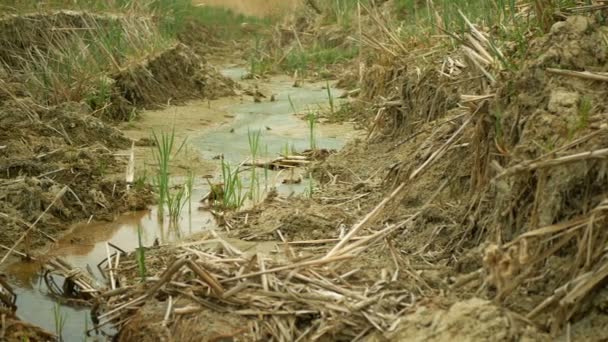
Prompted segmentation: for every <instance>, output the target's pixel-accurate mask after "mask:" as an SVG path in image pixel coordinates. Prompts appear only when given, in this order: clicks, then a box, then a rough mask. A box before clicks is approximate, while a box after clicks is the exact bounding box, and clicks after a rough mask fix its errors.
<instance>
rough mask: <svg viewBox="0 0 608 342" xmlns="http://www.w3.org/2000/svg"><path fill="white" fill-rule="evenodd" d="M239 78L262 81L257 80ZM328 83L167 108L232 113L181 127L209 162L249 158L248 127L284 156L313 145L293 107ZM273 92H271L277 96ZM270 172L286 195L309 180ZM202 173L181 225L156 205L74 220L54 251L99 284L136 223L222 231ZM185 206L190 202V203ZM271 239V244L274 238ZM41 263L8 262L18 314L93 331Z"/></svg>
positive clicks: (77, 333)
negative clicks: (52, 287)
mask: <svg viewBox="0 0 608 342" xmlns="http://www.w3.org/2000/svg"><path fill="white" fill-rule="evenodd" d="M222 73H223V74H224V75H225V76H227V77H230V78H232V79H234V80H236V81H241V78H242V76H243V75H245V74H246V70H245V69H244V68H241V67H238V66H230V67H226V68H224V69H223V70H222ZM242 82H243V83H247V82H249V83H251V82H255V83H258V81H242ZM325 84H326V83H323V82H317V83H305V84H302V86H301V87H294V86H293V81H292V80H291V79H290V78H289V77H286V76H274V77H272V78H270V79H269V80H267V81H264V82H262V83H261V84H260V85H261V86H262V87H263V88H264V89H265V92H266V93H267V94H268V95H267V96H266V98H264V99H263V100H262V101H261V102H259V103H254V102H253V101H251V100H250V99H249V98H248V97H240V98H238V97H235V98H231V99H229V101H225V100H221V101H210V102H193V103H191V104H187V105H185V106H179V107H175V106H174V107H169V108H166V109H164V111H166V112H171V113H174V115H175V117H174V120H180V112H183V111H189V112H197V111H200V112H203V108H201V106H206V108H204V111H205V112H213V111H214V110H217V111H222V112H225V113H229V115H228V117H229V118H230V120H229V121H224V122H213V123H212V124H211V125H210V126H209V127H208V128H206V129H202V130H198V131H194V132H192V131H185V132H179V133H180V135H187V136H188V140H187V141H188V146H189V153H193V154H195V156H196V157H198V158H200V159H202V160H204V161H205V162H206V163H209V162H210V161H212V160H213V159H214V158H217V156H220V155H221V156H222V157H223V158H225V160H227V161H228V162H230V163H241V162H243V161H244V160H246V159H247V158H248V157H249V153H250V151H249V146H248V134H249V132H251V131H258V130H259V131H260V132H261V134H260V135H261V141H262V150H263V152H264V153H263V154H264V155H265V156H266V157H267V158H268V157H273V156H277V155H279V154H280V153H282V151H284V149H285V148H286V147H287V148H289V149H290V150H294V151H302V150H305V149H307V148H309V146H310V141H309V140H310V138H309V135H308V134H309V131H308V127H307V124H306V122H305V121H304V120H303V119H302V118H301V115H297V114H296V113H294V109H295V110H296V111H298V112H300V113H299V114H301V113H302V112H307V111H317V110H320V109H322V108H323V107H326V106H327V105H328V92H327V89H326V88H325ZM256 86H257V85H256ZM331 92H332V93H333V94H337V93H338V90H337V89H334V88H332V89H331ZM270 97H273V101H271V100H270ZM142 120H143V121H144V122H141V123H138V122H136V123H135V124H134V127H132V130H133V131H136V132H137V131H138V133H139V134H140V135H141V134H145V132H142V131H141V130H139V128H138V126H140V124H141V126H144V127H146V122H145V121H146V114H145V113H144V115H143V118H142ZM168 121H169V120H168ZM184 124H185V125H184ZM132 126H133V125H132ZM152 126H156V129H159V130H162V129H163V126H164V128H165V129H166V128H167V125H166V124H165V125H162V123H152ZM180 126H188V125H187V122H186V123H184V122H181V123H180ZM150 133H151V132H148V134H150ZM127 135H129V132H127ZM315 135H316V144H317V146H318V147H320V148H324V149H329V150H337V149H340V148H341V147H342V146H343V145H344V144H345V143H346V141H347V140H349V139H351V138H353V137H354V136H355V135H356V133H355V131H354V130H353V128H352V127H351V126H350V125H348V124H340V125H337V124H321V125H319V126H318V129H317V130H316V132H315ZM214 165H215V169H216V170H218V169H219V166H218V165H219V162H215V163H214ZM143 167H145V165H144V166H143ZM195 171H196V170H195ZM297 172H298V173H302V174H301V175H300V176H299V177H302V178H305V177H307V175H306V174H305V173H304V172H302V170H299V171H297ZM269 173H270V174H269V175H268V177H267V179H266V180H265V181H264V184H263V185H262V186H263V187H264V188H265V189H268V188H273V187H276V189H277V191H278V193H279V194H280V195H283V196H293V195H301V194H302V193H303V192H304V191H305V190H306V189H307V188H308V187H309V182H310V181H312V180H304V181H301V182H300V183H296V184H284V182H283V180H284V179H286V178H288V177H293V174H291V175H290V174H288V173H282V172H277V171H269ZM197 176H198V177H197V178H196V179H195V187H194V191H193V195H192V203H191V208H192V210H190V209H189V208H187V209H185V210H184V213H183V215H182V216H181V219H180V221H179V224H178V225H176V226H169V225H168V223H167V222H166V221H167V220H165V222H164V223H163V222H161V221H159V219H158V218H157V209H158V208H157V207H151V208H150V210H147V211H140V212H129V213H124V214H122V215H121V216H120V217H118V218H117V219H116V220H114V221H113V222H109V223H108V222H95V221H91V222H82V223H79V224H76V225H74V226H73V227H72V229H70V231H69V232H68V233H67V234H65V235H64V236H63V237H62V238H61V239H60V240H59V241H58V243H57V244H56V245H55V246H53V248H52V250H51V253H50V254H51V255H52V256H54V257H59V258H61V260H64V261H65V262H67V263H68V264H70V265H71V266H73V267H74V268H77V269H80V270H83V271H85V272H88V273H90V274H91V275H92V276H93V278H94V279H95V280H96V281H97V282H99V284H106V283H107V281H106V280H105V279H104V277H103V275H102V273H101V272H100V271H99V269H98V264H99V263H100V261H102V260H103V259H104V258H106V256H107V247H108V246H112V245H113V246H116V247H118V248H120V249H122V250H123V251H126V252H129V251H133V250H135V249H136V248H137V247H138V244H139V241H138V237H139V236H138V227H141V229H142V234H141V239H142V244H143V245H144V246H151V245H153V244H170V243H174V242H176V241H180V240H182V239H185V238H188V237H192V236H194V235H195V234H197V233H201V232H204V231H208V230H211V229H218V230H221V228H220V227H218V225H217V224H216V221H215V219H214V217H213V215H212V214H211V213H210V212H209V211H208V210H199V209H198V199H200V198H203V197H204V196H205V194H207V193H208V192H209V186H208V183H207V182H206V180H205V179H204V178H203V177H202V176H205V175H199V174H197ZM212 176H213V177H215V178H218V177H219V176H220V175H219V172H218V171H216V172H214V174H213V175H212ZM176 177H179V176H176ZM218 179H219V178H218ZM247 181H248V180H247V179H245V187H247V186H248V184H247ZM186 207H189V205H188V204H186ZM232 242H233V243H235V244H237V245H239V244H240V246H242V247H244V249H245V250H247V249H249V248H255V249H260V248H262V249H264V246H255V243H248V242H245V241H232ZM270 244H271V245H272V242H271V243H270ZM41 269H42V265H41V264H40V263H39V262H36V261H31V262H26V261H19V262H15V263H13V264H11V265H9V266H8V267H7V274H8V275H9V277H11V278H13V283H15V284H16V286H15V288H14V290H15V293H16V294H17V307H18V310H17V315H18V316H19V317H21V318H22V319H23V320H25V321H27V322H30V323H32V324H34V325H37V326H40V327H42V328H44V329H47V330H49V331H55V328H56V327H55V324H56V322H55V319H56V317H55V315H54V313H53V312H54V308H56V306H57V305H59V308H60V312H61V314H62V315H64V316H65V326H64V328H63V337H64V339H65V340H66V341H72V340H77V339H82V338H83V336H85V332H86V331H87V329H91V327H93V325H94V323H93V321H92V317H91V309H90V308H89V307H88V306H85V305H81V306H79V305H78V304H77V303H73V302H70V303H66V302H65V301H64V300H63V299H60V298H55V297H53V296H51V295H50V294H49V291H48V288H47V284H46V282H45V281H44V276H43V271H41ZM57 278H58V277H54V278H53V279H54V281H55V282H56V283H57V284H58V285H59V286H61V284H62V282H63V279H57ZM89 333H90V334H104V335H112V334H114V333H115V331H114V330H113V329H112V327H106V328H105V330H103V331H97V332H95V331H90V332H89Z"/></svg>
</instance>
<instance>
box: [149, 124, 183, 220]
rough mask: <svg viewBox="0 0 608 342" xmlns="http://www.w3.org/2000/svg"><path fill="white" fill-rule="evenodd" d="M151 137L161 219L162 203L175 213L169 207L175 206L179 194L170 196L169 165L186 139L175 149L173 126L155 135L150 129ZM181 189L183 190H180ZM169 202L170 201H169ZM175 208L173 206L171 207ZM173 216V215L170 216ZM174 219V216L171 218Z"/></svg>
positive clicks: (162, 213)
mask: <svg viewBox="0 0 608 342" xmlns="http://www.w3.org/2000/svg"><path fill="white" fill-rule="evenodd" d="M152 137H153V138H154V142H155V146H156V149H155V150H154V159H155V160H156V163H157V164H158V169H157V173H156V177H155V183H156V187H157V189H158V217H159V219H161V220H162V219H163V217H164V205H165V204H168V205H169V207H170V209H169V211H170V214H171V213H175V211H174V210H173V211H172V210H171V207H172V206H173V207H174V206H175V200H176V199H177V198H176V197H175V196H179V197H181V195H174V196H172V195H171V193H170V184H169V182H170V178H169V176H170V166H171V160H172V159H173V158H174V157H175V156H177V155H178V154H179V152H180V151H181V150H182V148H183V147H184V145H185V144H186V139H184V141H183V142H182V143H181V145H180V146H178V147H177V150H176V151H175V152H174V150H175V128H173V130H172V131H171V132H170V133H165V132H161V133H160V135H157V134H156V132H154V131H152ZM182 191H183V190H182ZM169 202H171V203H169ZM173 209H175V207H174V208H173ZM178 214H179V213H178ZM172 218H173V216H172ZM173 219H174V220H175V218H173Z"/></svg>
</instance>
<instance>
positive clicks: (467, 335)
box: [369, 298, 551, 342]
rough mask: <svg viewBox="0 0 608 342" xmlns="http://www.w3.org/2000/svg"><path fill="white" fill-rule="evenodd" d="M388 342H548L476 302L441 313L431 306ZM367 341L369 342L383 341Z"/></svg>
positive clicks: (413, 316) (526, 325)
mask: <svg viewBox="0 0 608 342" xmlns="http://www.w3.org/2000/svg"><path fill="white" fill-rule="evenodd" d="M387 338H388V340H391V341H421V342H422V341H449V340H453V341H471V342H472V341H550V340H551V339H550V338H549V336H548V335H546V334H543V333H540V332H538V331H537V329H536V328H534V327H533V326H530V325H529V322H526V320H525V319H522V318H521V317H519V316H518V315H516V314H513V313H510V312H508V311H507V310H504V309H502V308H500V307H499V306H497V305H495V304H493V303H491V302H489V301H487V300H482V299H478V298H473V299H469V300H467V301H464V302H458V303H455V304H454V305H452V306H451V307H450V308H449V309H447V310H444V309H441V308H439V307H437V306H434V305H432V304H430V305H425V306H421V307H419V308H418V309H417V310H416V312H415V313H413V314H411V315H407V316H404V317H403V319H402V321H401V322H400V323H399V326H398V327H397V329H396V330H395V331H394V332H391V333H389V334H388V336H387ZM386 340H387V339H386V338H370V339H369V341H370V342H371V341H378V342H379V341H386Z"/></svg>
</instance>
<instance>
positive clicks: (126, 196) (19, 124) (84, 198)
mask: <svg viewBox="0 0 608 342" xmlns="http://www.w3.org/2000/svg"><path fill="white" fill-rule="evenodd" d="M0 127H1V129H0V146H1V149H0V170H1V175H0V184H2V187H1V190H0V198H2V201H1V202H0V212H1V213H2V215H0V221H1V222H2V224H3V226H4V227H5V228H4V229H3V230H2V232H1V233H0V241H2V243H3V244H5V245H8V246H11V245H12V244H13V243H14V242H15V241H16V240H17V238H18V237H20V236H21V235H22V234H23V232H24V231H25V230H26V229H27V227H28V225H30V224H32V223H34V222H36V221H38V222H37V224H36V227H37V228H38V229H39V230H41V231H42V232H44V233H46V234H48V235H50V236H54V237H56V236H57V233H59V232H61V231H62V230H65V229H67V228H68V224H69V223H71V222H75V221H78V220H84V219H89V218H94V219H112V218H113V215H114V214H117V213H119V212H122V211H125V210H132V209H143V208H144V207H145V204H146V203H147V202H148V201H149V195H148V191H147V189H144V188H141V189H134V190H132V191H130V192H127V191H126V183H125V181H124V177H122V176H117V174H118V175H122V174H124V170H125V168H126V166H125V165H126V159H124V158H121V159H118V158H117V157H115V156H114V155H113V153H112V151H111V150H109V149H108V148H113V149H117V148H126V147H128V146H129V145H130V142H129V141H128V140H127V139H126V138H124V136H123V135H122V134H121V133H120V132H118V131H117V130H116V129H113V128H111V127H108V126H107V125H106V124H104V123H103V122H101V121H100V120H99V119H97V118H95V117H92V116H90V111H88V110H87V109H86V107H83V106H81V105H78V104H65V105H62V106H58V107H53V108H49V109H43V108H39V107H36V106H33V105H32V104H31V103H28V102H27V101H20V102H17V103H14V102H9V103H5V104H4V105H3V106H2V107H1V108H0ZM46 240H50V239H49V238H48V236H47V237H45V236H43V235H41V234H37V233H34V234H30V236H29V243H30V246H32V247H39V246H42V245H43V244H44V243H45V242H47V241H46ZM22 248H23V246H20V247H19V248H18V250H22Z"/></svg>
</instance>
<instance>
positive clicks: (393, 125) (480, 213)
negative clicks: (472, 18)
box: [315, 16, 608, 336]
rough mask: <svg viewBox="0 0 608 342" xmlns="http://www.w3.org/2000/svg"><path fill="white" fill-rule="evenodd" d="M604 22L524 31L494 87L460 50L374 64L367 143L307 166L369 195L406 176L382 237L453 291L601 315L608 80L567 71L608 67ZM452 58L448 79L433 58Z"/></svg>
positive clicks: (555, 318) (540, 312) (384, 192)
mask: <svg viewBox="0 0 608 342" xmlns="http://www.w3.org/2000/svg"><path fill="white" fill-rule="evenodd" d="M606 32H607V27H606V26H605V24H602V23H600V22H598V21H596V20H595V19H594V18H591V17H581V16H574V17H570V18H568V19H567V20H566V21H563V22H558V23H556V24H555V25H554V26H553V27H552V29H551V31H550V32H549V33H548V34H547V35H545V36H543V37H541V38H538V39H536V40H534V41H532V42H531V44H530V46H529V48H530V49H529V51H528V54H529V56H534V58H529V59H528V60H527V61H525V62H523V65H522V67H521V69H519V70H518V71H511V72H509V71H505V70H503V71H502V77H499V78H498V80H497V83H496V85H495V86H491V85H490V84H489V82H482V81H480V82H463V81H464V80H466V79H482V78H483V77H485V75H482V74H481V73H480V72H479V70H477V69H476V68H475V66H474V65H467V64H466V63H462V62H458V61H456V60H457V56H458V52H456V54H455V55H452V56H451V59H446V58H444V57H441V59H440V60H435V61H434V62H433V61H431V62H430V63H426V64H424V65H423V66H421V67H420V68H418V69H417V70H407V69H405V70H404V69H403V67H402V64H399V65H395V66H394V68H393V69H391V67H390V66H387V65H386V64H382V63H381V62H379V63H380V64H379V65H376V66H374V67H371V68H368V73H367V76H368V77H370V78H374V79H376V80H380V82H375V81H373V80H370V81H369V82H368V83H367V84H364V85H363V87H362V91H361V94H362V95H361V96H362V97H361V99H363V101H373V99H378V98H379V99H380V100H375V102H374V104H375V105H374V107H373V111H372V112H371V113H369V114H368V117H369V118H370V121H371V124H370V130H371V132H370V134H369V136H370V143H369V144H352V145H351V146H350V147H349V148H346V149H345V150H344V151H341V152H340V153H338V154H337V155H335V156H332V157H330V158H329V159H328V161H327V162H326V163H325V164H323V165H321V166H319V167H317V172H316V173H315V174H317V175H320V178H321V179H322V180H324V181H326V182H333V183H335V182H336V181H338V182H340V181H342V182H347V183H353V184H355V183H357V182H360V181H361V180H363V181H364V182H365V183H367V184H368V185H371V186H372V187H374V186H375V187H376V188H379V189H381V190H380V193H379V194H376V195H370V197H366V199H368V200H370V201H371V202H372V203H378V202H379V201H380V200H381V199H382V198H385V197H387V196H388V194H389V193H390V191H392V189H394V188H395V187H397V185H399V184H405V188H406V189H407V190H406V191H403V193H402V194H401V196H400V197H399V199H398V200H397V201H395V204H393V205H389V206H388V208H389V209H385V210H383V212H382V214H381V215H380V218H379V219H378V221H380V222H385V224H389V223H391V222H396V221H397V222H398V221H399V218H400V217H403V216H404V215H413V214H417V213H419V214H420V215H419V217H418V218H416V220H415V221H414V223H413V224H411V225H409V226H407V227H406V228H405V229H404V232H403V233H402V234H401V235H395V237H394V239H393V240H392V241H391V243H393V244H394V245H395V247H396V248H398V249H399V250H400V251H402V252H403V253H406V254H407V255H408V256H407V257H405V258H406V259H407V260H408V263H414V264H420V263H421V264H422V266H420V267H422V269H425V268H426V266H424V265H426V263H431V264H433V265H434V267H438V269H439V270H440V271H439V273H438V276H439V278H440V279H442V281H441V282H437V283H436V284H442V285H439V286H438V287H439V288H441V289H443V285H445V283H446V281H447V283H449V284H452V286H453V287H452V288H451V291H450V293H451V294H452V295H455V296H458V297H461V298H462V297H465V298H466V297H467V296H468V295H470V293H473V292H474V293H476V295H478V296H479V295H480V294H481V295H483V296H487V298H490V299H498V300H499V302H500V303H502V304H503V305H505V306H506V307H509V308H510V309H512V310H514V311H515V312H517V313H519V314H522V315H525V316H527V317H528V318H531V319H534V320H535V322H536V323H538V324H539V326H540V327H543V328H547V332H549V331H550V332H552V333H553V334H554V335H558V334H559V333H560V331H561V329H562V328H563V327H564V324H565V322H571V323H572V322H576V321H578V320H579V319H581V318H584V319H583V320H582V321H581V325H582V324H586V326H589V324H590V323H589V321H590V320H591V321H593V322H595V321H603V318H602V317H605V314H604V313H603V312H604V311H602V309H600V308H601V307H602V306H601V305H599V306H598V305H597V304H596V301H597V300H600V301H601V299H600V298H602V296H598V295H597V291H599V289H600V288H601V285H602V284H603V281H604V278H605V276H604V275H605V274H606V273H605V269H606V267H608V266H606V264H605V260H606V259H605V254H604V253H605V252H604V246H605V245H606V241H607V240H608V234H606V232H604V230H603V229H601V227H602V226H604V225H605V224H606V216H605V208H606V205H605V201H604V200H605V198H606V197H607V196H608V194H607V193H606V189H607V188H608V175H607V174H606V165H605V164H606V162H605V158H606V153H607V152H606V151H605V147H606V146H608V121H607V120H606V118H607V116H606V111H607V106H608V102H607V101H606V99H608V93H607V92H608V89H607V88H606V87H604V86H603V83H602V82H601V81H596V80H593V79H590V78H589V77H585V76H588V74H585V73H583V74H576V72H606V71H607V70H608V53H607V49H608V47H607V46H606V44H605V37H606ZM449 60H451V61H452V62H451V63H452V64H453V66H454V67H453V68H452V70H453V73H452V74H451V81H450V82H448V83H446V80H445V77H444V76H445V75H443V76H442V74H441V72H439V71H438V69H439V70H442V71H445V70H447V68H446V69H445V70H444V69H443V68H444V67H445V65H446V64H447V63H448V62H447V61H449ZM455 61H456V62H455ZM573 74H574V75H573ZM378 83H380V85H378ZM493 91H496V93H497V95H496V96H493V95H492V96H486V95H483V96H480V97H477V96H469V95H468V94H485V93H491V92H493ZM364 103H367V102H364ZM365 107H366V108H367V109H368V110H369V107H370V106H369V104H366V105H365ZM437 191H439V192H437ZM354 194H356V192H354ZM353 196H354V195H353ZM433 196H436V197H433ZM431 198H432V199H433V201H432V202H431V203H430V204H429V205H426V204H425V203H427V202H428V201H429V200H430V199H431ZM364 203H365V201H360V205H361V208H362V212H364V213H365V212H367V211H366V209H365V208H368V209H367V210H370V209H369V207H366V206H365V204H364ZM369 253H370V255H374V256H376V255H377V257H378V258H380V259H383V260H384V261H382V260H380V261H377V263H376V264H378V265H382V263H383V262H384V263H387V262H389V263H390V262H391V258H390V255H387V254H386V253H375V252H374V251H370V252H369ZM435 265H436V266H435ZM444 266H447V268H446V267H444ZM425 282H426V283H428V281H426V280H425ZM425 282H421V284H425ZM415 283H418V282H415ZM426 295H428V293H427V294H426ZM423 296H424V294H423ZM574 327H576V329H582V331H577V335H579V336H584V335H585V332H584V328H582V327H581V328H578V326H577V325H574ZM410 332H411V331H410ZM598 333H603V332H599V331H598ZM587 336H588V334H587Z"/></svg>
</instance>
